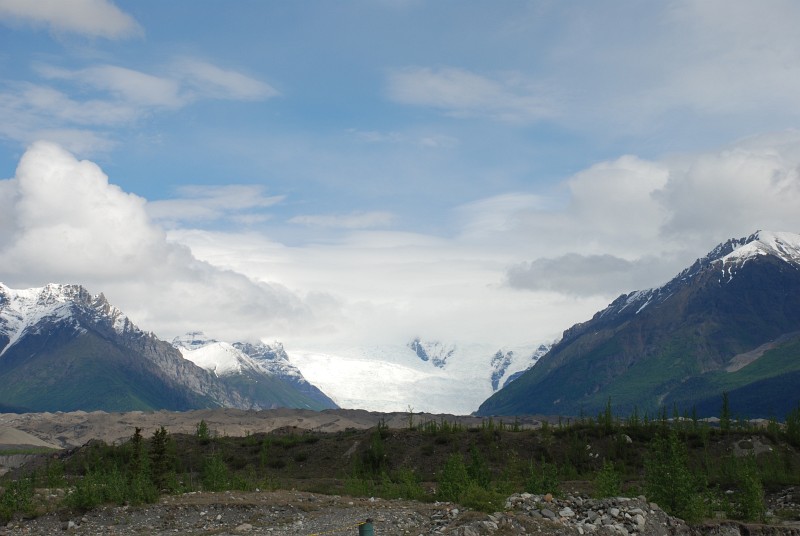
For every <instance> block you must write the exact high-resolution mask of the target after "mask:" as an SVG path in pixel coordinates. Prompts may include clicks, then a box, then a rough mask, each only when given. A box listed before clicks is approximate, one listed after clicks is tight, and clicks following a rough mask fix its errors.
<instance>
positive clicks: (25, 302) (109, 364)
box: [0, 284, 317, 411]
mask: <svg viewBox="0 0 800 536" xmlns="http://www.w3.org/2000/svg"><path fill="white" fill-rule="evenodd" d="M236 387H237V386H236V385H233V384H232V383H231V382H226V381H224V380H221V379H220V378H219V377H218V376H216V375H215V374H213V373H211V372H209V371H207V370H205V369H203V368H201V367H198V366H197V365H195V364H194V363H192V362H191V361H189V360H187V359H184V358H183V356H182V355H181V353H180V352H179V351H178V350H177V349H176V348H174V347H173V346H172V345H170V344H169V343H167V342H165V341H162V340H160V339H158V338H157V337H156V336H155V335H154V334H152V333H145V332H143V331H142V330H140V329H139V328H138V327H136V326H135V325H134V324H133V323H132V322H131V321H130V319H128V317H127V316H125V314H124V313H123V312H122V311H120V310H119V309H117V308H116V307H114V306H113V305H111V304H110V303H109V302H108V301H107V300H106V298H105V297H104V296H103V295H102V294H99V295H92V294H90V293H89V292H88V291H87V290H86V289H85V288H83V287H81V286H79V285H56V284H51V285H47V286H45V287H42V288H34V289H26V290H15V289H11V288H9V287H7V286H5V285H2V284H0V404H3V406H4V407H7V408H15V409H16V410H18V411H19V410H27V411H70V410H78V409H81V410H98V409H99V410H106V411H123V410H150V409H172V410H186V409H192V408H205V407H220V406H224V407H236V408H245V409H247V408H256V409H260V408H268V407H274V406H276V405H281V402H282V399H280V398H278V399H268V398H267V397H266V396H265V395H264V393H263V392H260V393H259V396H258V397H254V396H251V393H248V392H243V391H246V390H243V391H240V390H238V389H237V388H236ZM293 401H295V402H297V403H298V404H301V406H300V407H311V406H313V405H314V404H317V402H316V401H314V400H313V399H310V398H307V397H305V396H304V395H302V394H298V396H297V398H296V400H293Z"/></svg>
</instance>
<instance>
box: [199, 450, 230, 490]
mask: <svg viewBox="0 0 800 536" xmlns="http://www.w3.org/2000/svg"><path fill="white" fill-rule="evenodd" d="M202 481H203V489H204V490H205V491H225V490H226V489H228V486H229V485H230V482H231V478H230V472H229V471H228V466H227V465H225V462H224V461H223V460H222V458H221V457H220V456H218V455H213V456H209V457H208V458H207V459H206V462H205V463H204V464H203V473H202Z"/></svg>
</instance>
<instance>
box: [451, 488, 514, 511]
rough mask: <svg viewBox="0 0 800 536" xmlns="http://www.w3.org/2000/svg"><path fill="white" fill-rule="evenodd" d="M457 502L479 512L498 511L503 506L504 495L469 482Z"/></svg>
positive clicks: (504, 501) (504, 502)
mask: <svg viewBox="0 0 800 536" xmlns="http://www.w3.org/2000/svg"><path fill="white" fill-rule="evenodd" d="M459 503H461V504H463V505H464V506H466V507H467V508H472V509H473V510H480V511H481V512H489V513H491V512H500V511H502V510H503V508H505V504H506V496H505V495H504V494H502V493H500V492H498V491H495V490H491V489H486V488H484V487H483V486H480V485H479V484H477V483H476V482H470V483H469V484H468V485H467V487H466V488H465V489H464V490H463V491H462V493H461V499H460V500H459Z"/></svg>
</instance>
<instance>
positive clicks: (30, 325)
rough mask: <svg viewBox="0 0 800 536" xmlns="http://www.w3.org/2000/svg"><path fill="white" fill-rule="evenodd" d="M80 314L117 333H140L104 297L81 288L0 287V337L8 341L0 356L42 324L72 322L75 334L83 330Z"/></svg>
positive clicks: (51, 286) (53, 286)
mask: <svg viewBox="0 0 800 536" xmlns="http://www.w3.org/2000/svg"><path fill="white" fill-rule="evenodd" d="M79 310H82V311H83V312H87V313H89V314H90V315H91V316H92V317H93V318H94V319H95V320H97V321H99V322H101V323H105V324H107V325H110V326H111V327H112V328H113V329H114V330H115V331H116V332H117V333H120V334H123V333H126V332H131V331H136V332H139V331H140V330H139V329H138V328H137V327H136V326H135V325H134V324H133V323H132V322H131V321H130V319H128V317H127V316H125V314H124V313H122V311H120V310H119V309H117V308H116V307H114V306H112V305H111V304H109V303H108V300H106V298H105V296H103V294H97V295H94V296H93V295H91V294H90V293H89V291H87V290H86V289H85V288H83V287H82V286H80V285H59V284H49V285H46V286H44V287H39V288H29V289H22V290H17V289H12V288H9V287H7V286H6V285H4V284H2V283H0V336H3V335H5V336H6V337H8V343H7V344H6V345H5V346H4V347H3V348H2V351H0V356H2V355H3V354H4V353H5V352H6V351H7V350H8V349H9V348H11V347H12V346H13V345H14V344H15V343H16V342H17V341H19V340H20V339H21V338H22V336H23V335H25V334H26V333H28V332H29V331H30V330H36V329H37V325H38V324H39V323H40V322H42V321H43V320H48V321H51V322H62V321H63V322H72V324H73V325H74V327H75V329H76V330H80V329H82V328H80V327H79V323H78V321H77V320H76V319H75V318H74V315H75V314H77V312H78V311H79Z"/></svg>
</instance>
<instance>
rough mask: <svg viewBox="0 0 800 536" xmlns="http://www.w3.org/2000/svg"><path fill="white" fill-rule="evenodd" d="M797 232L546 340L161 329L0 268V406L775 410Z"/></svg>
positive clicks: (799, 274)
mask: <svg viewBox="0 0 800 536" xmlns="http://www.w3.org/2000/svg"><path fill="white" fill-rule="evenodd" d="M798 386H800V235H797V234H793V233H772V232H762V231H760V232H757V233H755V234H753V235H751V236H748V237H745V238H741V239H734V240H729V241H727V242H725V243H722V244H720V245H719V246H717V247H716V248H714V249H713V250H712V251H711V252H709V253H708V255H706V256H705V257H702V258H700V259H698V260H697V261H695V262H694V263H693V264H692V265H691V266H689V267H688V268H686V269H685V270H683V271H682V272H681V273H679V274H678V275H677V276H676V277H675V278H673V279H672V280H671V281H669V282H668V283H666V284H665V285H663V286H660V287H657V288H652V289H647V290H641V291H635V292H631V293H628V294H623V295H621V296H620V297H618V298H617V299H616V300H614V301H613V302H612V303H611V304H610V305H608V307H606V308H605V309H603V310H602V311H599V312H598V313H597V314H595V315H594V317H592V318H591V319H590V320H588V321H586V322H583V323H580V324H576V325H574V326H572V327H570V328H569V329H567V330H566V331H564V333H563V336H562V338H561V339H560V340H559V341H558V342H557V343H555V344H552V345H549V344H548V345H530V346H522V347H513V348H512V347H505V348H497V347H492V346H490V345H485V344H463V343H452V342H442V341H434V340H426V339H424V338H421V337H417V338H413V339H411V340H409V341H408V342H407V343H406V344H383V345H378V346H372V347H364V346H357V347H338V348H334V347H331V348H326V349H325V350H323V351H320V350H316V349H311V350H308V349H302V348H292V349H285V348H284V347H283V345H282V344H280V343H279V342H273V343H270V344H265V343H263V342H257V343H246V342H233V343H228V342H224V341H218V340H215V339H212V338H210V337H207V336H206V335H204V334H203V333H202V332H199V331H197V332H193V333H188V334H186V335H184V336H181V337H176V338H175V339H173V340H172V342H171V343H170V342H166V341H163V340H161V339H159V338H158V337H156V336H155V335H154V334H153V333H146V332H144V331H142V330H140V329H139V328H138V327H137V326H136V325H134V324H133V323H132V322H131V320H130V319H129V318H128V317H127V316H126V315H125V314H124V313H123V312H122V311H120V310H119V309H117V308H116V307H114V306H113V305H111V304H110V303H109V302H108V300H106V298H105V297H104V296H103V295H102V294H97V295H93V294H91V293H90V292H89V291H87V290H86V289H85V288H83V287H82V286H79V285H59V284H50V285H47V286H45V287H41V288H33V289H25V290H14V289H11V288H9V287H7V286H5V285H2V284H0V411H15V412H18V411H70V410H79V409H80V410H87V411H91V410H106V411H123V410H155V409H169V410H186V409H194V408H206V407H220V406H224V407H234V408H242V409H266V408H274V407H294V408H307V409H316V410H319V409H326V408H333V407H337V405H338V406H341V407H345V408H355V409H368V410H373V411H408V410H412V411H415V412H431V413H455V414H467V413H471V412H473V411H474V410H475V408H478V411H477V414H479V415H520V414H550V415H579V414H582V413H583V414H596V413H598V412H600V411H603V410H604V409H605V407H606V405H607V404H608V403H609V402H610V403H611V404H612V407H613V409H614V411H615V412H617V413H620V414H626V413H630V412H633V411H638V412H639V413H640V414H643V413H645V412H647V413H649V414H651V415H652V414H655V413H656V412H657V411H659V408H668V410H669V411H670V412H672V410H673V408H675V409H677V410H678V411H681V412H689V411H691V412H694V413H696V414H697V415H699V416H706V415H718V414H719V411H720V404H721V397H722V393H723V392H726V393H728V399H729V401H730V408H731V411H732V412H733V413H734V414H735V415H740V416H745V417H756V416H760V417H770V416H777V417H782V416H784V415H785V414H786V412H788V411H789V410H791V409H794V408H795V407H796V406H797V404H798V400H800V387H798Z"/></svg>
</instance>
